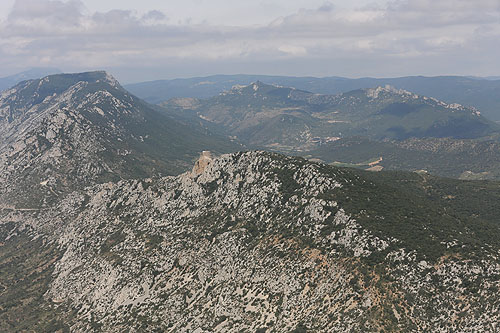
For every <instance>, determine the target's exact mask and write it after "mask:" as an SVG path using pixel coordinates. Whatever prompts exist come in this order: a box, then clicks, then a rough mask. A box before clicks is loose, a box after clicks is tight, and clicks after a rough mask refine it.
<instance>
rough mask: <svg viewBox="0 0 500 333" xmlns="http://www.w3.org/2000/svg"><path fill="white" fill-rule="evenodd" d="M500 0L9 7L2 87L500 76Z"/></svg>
mask: <svg viewBox="0 0 500 333" xmlns="http://www.w3.org/2000/svg"><path fill="white" fill-rule="evenodd" d="M499 41H500V0H473V1H472V0H351V1H347V0H331V1H324V0H307V1H304V0H253V1H249V0H245V1H239V0H232V1H229V0H224V1H223V0H182V1H171V0H163V1H153V0H141V1H136V0H106V1H104V0H2V1H0V77H1V76H6V75H10V74H14V73H17V72H20V71H22V70H25V69H28V68H32V67H56V68H59V69H60V70H62V71H65V72H79V71H87V70H98V69H105V70H108V71H109V72H111V73H112V74H113V75H115V76H116V77H117V78H118V79H119V80H120V81H122V82H123V83H130V82H139V81H146V80H155V79H168V78H176V77H192V76H206V75H213V74H237V73H244V74H269V75H294V76H317V77H324V76H346V77H367V76H371V77H395V76H407V75H427V76H435V75H474V76H498V75H500V42H499Z"/></svg>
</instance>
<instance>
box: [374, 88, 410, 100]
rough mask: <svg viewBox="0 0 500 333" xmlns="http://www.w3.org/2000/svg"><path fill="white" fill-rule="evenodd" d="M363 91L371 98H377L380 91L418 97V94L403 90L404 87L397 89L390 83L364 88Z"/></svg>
mask: <svg viewBox="0 0 500 333" xmlns="http://www.w3.org/2000/svg"><path fill="white" fill-rule="evenodd" d="M365 91H366V96H367V97H370V98H373V99H377V98H379V95H380V94H381V93H389V94H396V95H400V96H410V97H414V98H418V97H419V96H418V95H416V94H414V93H412V92H409V91H407V90H404V89H397V88H395V87H393V86H391V85H385V86H378V87H376V88H371V89H366V90H365Z"/></svg>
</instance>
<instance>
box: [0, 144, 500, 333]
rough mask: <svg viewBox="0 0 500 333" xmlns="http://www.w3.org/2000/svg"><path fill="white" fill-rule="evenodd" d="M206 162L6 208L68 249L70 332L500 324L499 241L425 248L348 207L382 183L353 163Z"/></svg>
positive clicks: (61, 283) (264, 156)
mask: <svg viewBox="0 0 500 333" xmlns="http://www.w3.org/2000/svg"><path fill="white" fill-rule="evenodd" d="M201 160H202V162H203V163H198V165H199V168H197V169H196V172H187V173H185V174H182V175H180V176H178V177H165V178H156V179H144V180H129V181H120V182H118V183H107V184H102V185H96V186H93V187H90V188H88V189H86V190H85V191H82V192H74V193H72V194H70V195H68V196H66V198H65V199H64V200H63V201H61V202H60V203H59V204H58V205H57V206H56V207H54V208H53V209H51V210H47V211H41V212H38V213H37V214H36V215H33V214H32V213H30V212H11V213H9V214H10V215H9V216H4V217H3V218H4V220H5V219H7V218H8V219H10V220H11V221H12V220H13V219H14V217H15V216H19V214H24V215H23V218H18V219H17V220H19V221H20V223H22V224H23V225H25V226H26V227H28V226H29V228H33V229H34V230H36V232H35V233H36V234H38V235H40V236H42V235H44V236H43V237H44V238H46V239H47V240H48V241H49V243H50V244H57V247H58V249H59V251H61V252H62V253H63V255H62V257H61V258H60V259H59V260H58V261H57V262H56V263H55V266H54V272H53V275H52V279H51V282H50V285H49V289H48V291H47V292H46V293H45V295H44V297H45V299H46V301H47V302H50V303H52V306H53V307H54V308H55V309H59V311H62V310H61V309H74V311H75V317H74V320H73V321H71V322H70V327H71V331H74V332H89V331H106V332H120V331H123V330H127V331H132V332H134V331H135V332H139V331H153V330H162V331H168V332H240V331H252V332H254V331H255V332H256V331H259V332H271V331H275V332H290V331H293V330H294V329H299V330H300V329H307V330H311V331H317V332H345V331H364V332H379V331H381V330H384V331H409V332H420V331H432V332H448V331H449V330H453V331H476V332H491V330H492V328H494V327H495V326H494V325H496V323H497V322H498V320H499V317H498V311H497V310H496V309H498V307H499V306H500V300H499V298H498V297H497V294H496V293H494V292H491V290H497V288H499V287H500V283H499V281H498V278H497V277H498V276H499V274H500V261H499V258H498V252H497V251H498V249H497V248H496V247H495V246H496V245H495V244H484V247H485V248H490V249H491V250H485V251H486V252H484V253H480V252H474V254H473V255H472V256H470V257H467V253H469V252H470V254H472V250H470V249H469V250H468V246H469V245H467V244H464V243H461V241H458V240H452V239H451V238H450V242H449V243H448V244H447V245H446V247H448V250H446V251H445V252H443V254H442V255H441V254H438V256H437V259H435V258H431V257H426V256H425V255H423V254H422V253H420V252H419V250H415V249H413V248H412V246H411V243H409V242H408V241H407V240H406V238H404V237H403V238H401V237H395V234H394V233H391V232H384V233H382V232H380V231H381V230H382V229H376V228H375V229H374V228H373V225H376V223H375V222H376V221H380V220H383V219H384V217H383V216H380V214H381V213H380V212H376V211H373V210H372V208H369V206H368V204H367V205H366V207H365V209H364V210H363V211H356V210H353V209H352V208H350V206H348V205H346V206H345V207H344V205H345V204H346V203H347V202H348V201H347V200H349V199H348V198H351V199H353V200H356V201H357V202H361V201H366V202H368V201H367V199H368V198H369V197H367V196H370V195H371V194H370V193H377V192H383V191H384V188H383V187H380V185H375V184H373V183H371V182H370V181H369V180H368V179H367V178H364V176H363V175H360V174H357V173H356V172H354V171H348V170H342V169H337V168H333V167H327V166H325V165H322V164H317V163H310V162H306V161H304V160H302V159H297V158H290V157H285V156H282V155H276V154H270V153H264V152H248V153H236V154H229V155H222V156H220V157H218V158H213V159H212V158H210V157H209V156H208V154H206V153H204V154H202V158H201ZM360 184H361V185H360ZM363 184H364V185H363ZM359 186H361V188H360V187H359ZM353 191H355V192H353ZM393 192H394V193H393V194H391V195H392V196H393V200H400V199H398V198H400V197H401V196H402V194H401V193H399V192H398V191H397V190H393ZM350 193H359V194H357V195H355V196H353V195H354V194H350ZM374 199H375V198H373V197H372V198H371V200H374ZM423 209H424V208H423ZM382 210H383V209H382ZM425 210H426V211H429V210H432V209H431V208H429V207H425ZM418 212H419V211H418V210H416V211H414V213H415V214H417V213H418ZM406 214H410V213H409V212H408V213H406ZM420 214H422V215H421V216H424V215H423V213H420ZM363 216H373V217H372V218H371V220H370V221H371V222H369V224H365V222H360V220H359V219H362V217H363ZM437 218H441V216H439V217H436V219H437ZM386 219H388V220H390V219H391V217H389V216H387V217H386ZM21 221H22V222H21ZM436 221H437V220H436ZM400 223H401V224H402V225H404V224H405V223H412V222H410V220H408V221H405V220H401V221H400ZM431 228H433V227H432V224H431ZM377 230H378V231H377ZM388 230H389V229H388ZM412 237H414V236H412ZM432 244H434V243H433V242H431V243H428V244H426V245H425V246H426V247H431V246H433V245H432ZM461 249H465V252H461V251H462V250H461ZM478 256H479V257H480V258H481V259H480V260H477V259H474V257H478ZM377 258H378V259H377Z"/></svg>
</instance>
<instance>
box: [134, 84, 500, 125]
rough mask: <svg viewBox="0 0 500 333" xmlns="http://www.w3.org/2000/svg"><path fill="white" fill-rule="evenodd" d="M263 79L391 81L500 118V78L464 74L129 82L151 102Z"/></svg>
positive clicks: (337, 89)
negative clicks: (464, 75) (474, 76)
mask: <svg viewBox="0 0 500 333" xmlns="http://www.w3.org/2000/svg"><path fill="white" fill-rule="evenodd" d="M256 81H261V82H264V83H267V84H275V85H281V86H286V87H294V88H296V89H301V90H306V91H311V92H313V93H319V94H330V95H331V94H338V93H344V92H349V91H352V90H356V89H368V88H374V87H377V86H382V87H384V86H386V85H390V86H393V87H395V88H397V89H404V90H408V91H411V92H413V93H415V94H419V95H423V96H427V97H433V98H437V99H439V100H442V101H444V102H446V103H448V104H453V103H459V104H463V105H465V106H471V107H476V108H477V109H479V111H480V112H481V113H482V114H483V115H484V116H486V117H487V118H489V119H491V120H494V121H500V97H499V96H500V80H498V79H496V78H494V77H493V78H491V79H483V78H471V77H463V76H437V77H424V76H409V77H400V78H381V79H378V78H360V79H348V78H343V77H325V78H315V77H287V76H266V75H215V76H208V77H199V78H190V79H174V80H160V81H151V82H143V83H136V84H129V85H126V86H125V88H126V89H128V90H129V91H130V92H132V93H133V94H135V95H137V96H139V97H141V98H143V99H145V100H147V101H148V102H150V103H155V104H158V103H161V102H165V101H167V100H169V99H171V98H175V97H193V98H209V97H213V96H216V95H218V94H219V93H221V92H223V91H226V90H230V89H231V88H232V86H234V85H248V84H250V83H252V82H256Z"/></svg>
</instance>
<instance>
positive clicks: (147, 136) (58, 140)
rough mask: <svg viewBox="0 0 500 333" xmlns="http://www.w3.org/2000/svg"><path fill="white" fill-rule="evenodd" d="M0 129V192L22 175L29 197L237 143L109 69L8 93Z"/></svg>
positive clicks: (168, 166) (188, 159)
mask: <svg viewBox="0 0 500 333" xmlns="http://www.w3.org/2000/svg"><path fill="white" fill-rule="evenodd" d="M0 126H1V130H0V143H1V145H0V158H1V160H2V164H1V167H2V170H1V172H0V174H1V176H2V177H3V178H4V182H2V183H3V184H4V185H3V186H2V189H1V190H2V191H3V192H4V193H9V192H10V191H11V189H10V188H9V186H8V184H9V183H11V182H17V181H18V180H19V181H20V182H21V184H25V186H26V188H25V190H27V188H29V187H33V189H34V191H33V195H32V196H29V198H26V199H27V200H28V199H29V200H35V199H34V198H33V197H36V196H38V197H44V195H41V194H40V191H41V192H43V193H45V192H50V193H52V194H53V195H55V196H57V193H59V191H67V190H71V189H72V188H73V187H74V186H75V185H76V183H89V182H90V183H92V182H95V181H97V182H102V181H109V180H112V179H114V180H117V179H120V178H121V177H125V178H130V177H138V176H141V177H146V176H153V175H155V174H175V173H178V172H180V171H183V170H185V168H187V167H189V166H190V165H191V163H192V160H193V159H194V158H196V156H197V154H198V152H199V151H200V150H206V149H214V148H215V149H214V150H216V151H217V149H222V151H223V152H225V151H228V150H229V151H231V150H235V149H236V148H237V146H236V145H234V144H233V143H231V142H230V141H229V140H226V139H224V138H222V137H219V136H216V135H212V134H211V133H209V132H207V130H206V129H205V128H203V127H201V126H197V125H196V124H185V123H182V122H180V121H177V120H174V119H173V118H171V117H169V116H168V115H166V114H164V113H163V112H162V111H161V110H158V109H157V108H156V107H154V106H150V105H149V104H147V103H145V102H142V101H141V100H139V99H138V98H136V97H134V96H133V95H131V94H129V93H128V92H127V91H126V90H125V89H123V88H122V87H121V85H120V84H119V83H118V81H116V80H115V79H114V78H113V77H112V76H110V75H109V74H107V73H106V72H104V71H99V72H88V73H79V74H62V75H53V76H48V77H45V78H43V79H39V80H32V81H25V82H22V83H20V84H18V85H17V86H15V87H14V88H12V89H9V90H6V91H4V92H3V93H2V95H1V98H0ZM77 161H78V162H77ZM14 166H15V167H14ZM117 177H118V178H117ZM20 187H22V186H20ZM28 193H29V192H28ZM12 196H17V197H18V198H20V197H23V196H22V195H19V193H18V194H15V193H13V194H12ZM8 200H9V199H8ZM35 202H36V200H35Z"/></svg>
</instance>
